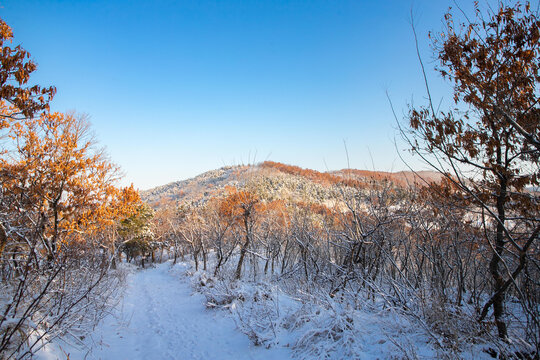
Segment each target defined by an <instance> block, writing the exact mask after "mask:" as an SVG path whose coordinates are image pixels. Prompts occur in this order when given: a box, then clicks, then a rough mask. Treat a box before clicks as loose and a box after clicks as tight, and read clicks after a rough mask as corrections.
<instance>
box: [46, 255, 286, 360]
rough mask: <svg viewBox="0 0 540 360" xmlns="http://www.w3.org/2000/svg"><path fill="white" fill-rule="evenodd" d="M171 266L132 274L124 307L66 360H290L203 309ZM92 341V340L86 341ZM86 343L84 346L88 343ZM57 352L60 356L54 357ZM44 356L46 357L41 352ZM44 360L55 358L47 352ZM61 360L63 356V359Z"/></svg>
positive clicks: (282, 351) (283, 351)
mask: <svg viewBox="0 0 540 360" xmlns="http://www.w3.org/2000/svg"><path fill="white" fill-rule="evenodd" d="M169 269H170V263H164V264H161V265H159V266H157V267H156V268H152V269H148V270H143V271H138V272H136V273H134V274H132V275H130V277H129V280H128V289H127V293H126V295H125V298H124V301H123V305H122V307H121V308H120V309H119V310H118V313H117V314H116V316H114V317H113V316H110V317H108V318H106V319H105V320H104V321H103V323H102V324H100V325H99V327H98V328H97V329H96V331H95V332H94V334H93V336H92V338H93V342H94V343H93V345H91V347H90V349H85V350H75V349H69V350H67V351H66V352H68V353H69V354H70V359H83V358H86V359H130V360H134V359H145V360H147V359H183V360H190V359H194V360H195V359H205V360H206V359H224V360H228V359H230V360H233V359H234V360H242V359H255V360H256V359H264V360H269V359H276V360H277V359H280V360H281V359H289V358H290V357H291V356H290V353H289V352H288V351H287V349H284V348H278V349H270V350H267V349H264V348H260V347H255V346H253V345H252V344H251V342H250V341H249V339H248V338H247V336H245V335H244V334H241V333H240V332H238V330H236V326H235V324H234V321H233V320H232V318H230V317H227V316H224V314H223V313H221V314H220V313H214V312H213V311H210V310H206V309H205V308H204V305H203V301H204V298H203V297H202V296H201V295H197V294H196V295H192V291H191V288H190V285H189V284H188V283H187V279H185V278H183V277H179V276H178V275H173V274H171V273H170V272H169ZM88 341H90V340H88ZM88 341H87V342H88ZM57 354H58V353H57ZM42 355H45V354H42ZM48 355H50V356H44V357H46V358H51V359H54V358H57V357H56V356H55V355H54V354H52V353H50V354H48ZM64 358H65V357H64Z"/></svg>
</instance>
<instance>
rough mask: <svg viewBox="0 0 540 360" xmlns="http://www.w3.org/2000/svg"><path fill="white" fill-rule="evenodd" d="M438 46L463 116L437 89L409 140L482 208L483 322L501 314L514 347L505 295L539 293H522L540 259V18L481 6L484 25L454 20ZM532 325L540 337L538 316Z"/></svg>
mask: <svg viewBox="0 0 540 360" xmlns="http://www.w3.org/2000/svg"><path fill="white" fill-rule="evenodd" d="M486 15H487V16H486ZM434 48H435V49H436V51H437V53H436V55H437V57H438V60H439V61H440V67H439V68H438V71H439V72H440V74H441V75H442V76H443V78H445V79H448V80H450V81H451V82H452V83H453V86H454V91H453V95H454V96H453V100H454V102H455V108H454V109H450V110H448V111H445V112H443V111H439V110H435V106H434V104H433V102H432V101H431V95H430V93H429V88H428V97H429V104H428V105H427V106H424V107H419V108H412V109H411V110H410V113H409V115H408V118H407V120H408V122H409V125H410V127H409V130H410V132H408V133H405V132H404V134H405V138H406V139H407V140H408V141H409V144H410V145H411V148H412V149H413V151H415V152H416V153H417V154H419V155H420V156H421V157H422V158H424V159H425V160H426V161H427V162H428V163H429V164H431V165H432V166H433V167H434V168H435V169H437V170H439V171H440V172H441V173H443V174H444V175H445V176H446V177H447V179H448V180H449V181H450V182H452V183H453V184H454V185H455V186H456V187H457V188H458V189H459V191H458V193H457V194H456V196H459V197H460V198H461V199H462V204H463V206H467V204H470V203H472V206H469V209H473V208H474V209H479V210H478V217H479V218H481V220H482V228H483V231H484V233H485V245H486V246H487V247H488V248H490V249H491V260H490V262H489V265H488V267H489V272H490V274H491V277H492V294H491V297H490V298H489V299H488V300H487V301H486V303H485V304H484V307H483V309H482V311H481V313H480V316H479V319H480V320H484V319H485V318H486V316H487V314H488V311H489V310H490V309H491V308H493V315H494V318H495V323H496V326H497V331H498V335H499V337H500V338H502V339H506V338H507V336H508V331H507V324H506V321H505V307H504V302H505V298H506V295H507V294H508V292H509V290H511V289H512V288H515V289H516V291H517V293H518V296H519V297H522V294H524V293H528V292H530V291H524V292H522V291H521V290H520V289H519V288H517V287H518V284H519V283H520V276H522V275H523V274H524V273H528V272H529V271H527V267H528V266H530V265H529V264H530V262H531V261H532V262H533V263H534V262H535V261H537V259H538V252H537V251H538V246H537V244H538V237H539V235H540V207H539V203H540V199H539V197H538V192H537V190H532V191H531V189H537V188H538V186H539V185H540V166H539V160H540V121H539V116H540V101H539V96H538V87H539V85H540V72H539V71H540V18H539V17H538V13H537V10H536V11H535V10H533V9H531V6H530V4H529V3H528V2H527V3H525V4H520V3H516V4H515V5H507V4H504V3H499V4H498V8H497V9H494V10H489V11H488V12H487V14H483V13H482V11H481V10H480V9H479V8H478V4H476V19H473V20H469V19H467V21H466V22H465V23H464V24H461V25H456V24H455V23H454V17H453V15H452V14H451V13H448V14H446V15H445V29H444V32H443V33H441V34H440V36H439V37H438V38H436V39H435V40H434ZM422 66H423V65H422ZM471 211H472V210H471ZM532 253H535V255H531V254H532ZM535 259H536V260H535ZM536 266H538V265H536ZM524 270H525V271H524ZM531 280H532V283H533V284H534V283H535V281H534V279H531ZM536 284H537V282H536ZM536 286H537V285H536ZM537 290H538V288H537V287H536V291H537ZM522 301H523V302H524V303H525V302H526V301H525V300H524V299H522ZM527 313H531V312H529V311H527ZM533 318H534V319H533V320H534V321H533V324H535V325H534V326H535V328H536V333H538V329H539V328H540V323H539V321H540V320H539V318H538V313H537V311H536V315H535V316H533Z"/></svg>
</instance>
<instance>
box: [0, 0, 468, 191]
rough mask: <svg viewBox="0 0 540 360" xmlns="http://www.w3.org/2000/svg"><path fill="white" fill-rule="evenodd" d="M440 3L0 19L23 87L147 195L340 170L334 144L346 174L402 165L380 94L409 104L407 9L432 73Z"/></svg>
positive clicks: (9, 4)
mask: <svg viewBox="0 0 540 360" xmlns="http://www.w3.org/2000/svg"><path fill="white" fill-rule="evenodd" d="M467 3H468V2H467ZM449 5H450V3H449V2H447V1H427V0H416V1H414V2H412V1H407V0H394V1H359V0H358V1H337V0H336V1H319V0H314V1H255V0H251V1H185V2H184V1H167V0H157V1H105V0H103V1H100V0H98V1H67V0H64V1H61V0H57V1H48V0H40V1H27V0H0V6H1V7H0V16H1V17H2V18H3V19H4V20H5V21H6V22H7V23H8V24H9V25H10V26H11V27H12V28H13V31H14V35H15V43H16V44H19V43H20V44H22V46H23V47H24V48H25V49H27V50H28V51H29V52H30V53H31V54H32V58H33V59H35V61H36V62H37V63H38V70H37V71H36V73H35V75H34V77H33V81H34V82H36V83H39V84H41V85H55V86H56V87H57V91H58V92H57V95H56V97H55V99H54V101H53V103H52V108H53V110H57V111H68V110H76V111H77V112H82V113H88V114H89V115H90V116H91V122H92V124H93V128H94V130H95V132H96V135H97V138H98V140H99V142H100V144H101V145H103V146H105V147H106V148H107V150H108V152H109V154H110V156H111V158H112V160H113V161H114V162H116V163H117V164H119V165H120V166H121V167H122V169H123V171H124V173H125V175H126V176H125V179H124V180H123V183H124V184H129V183H131V182H133V183H134V184H135V186H136V187H138V188H140V189H147V188H150V187H153V186H157V185H161V184H165V183H167V182H171V181H176V180H180V179H184V178H188V177H192V176H195V175H197V174H199V173H201V172H204V171H207V170H210V169H214V168H218V167H221V166H223V165H235V164H240V163H248V162H250V163H252V162H254V161H255V162H259V161H263V160H266V159H270V160H273V161H280V162H284V163H288V164H294V165H299V166H302V167H309V168H313V169H318V170H326V169H340V168H344V167H346V166H347V157H346V155H345V150H344V141H345V142H346V144H347V148H348V153H349V159H350V165H351V167H354V168H361V169H373V168H375V169H376V170H401V169H403V168H405V165H403V164H402V162H401V161H400V160H399V157H398V155H397V153H396V150H395V148H394V137H395V136H396V132H395V124H394V119H393V117H392V113H391V109H390V106H389V104H388V100H387V98H386V91H388V93H389V94H390V96H391V98H392V101H393V103H394V106H395V108H396V110H397V112H398V115H401V114H403V113H404V112H405V111H406V109H407V103H410V102H411V100H412V99H414V102H415V103H416V104H419V103H422V99H423V97H424V94H425V91H424V87H423V79H422V76H421V72H420V68H419V65H418V61H417V58H416V53H415V46H414V39H413V34H412V31H411V27H410V12H411V9H412V10H413V13H414V17H415V21H416V22H417V24H418V26H417V32H418V34H419V41H420V46H421V49H422V52H423V54H424V57H425V61H426V62H427V67H428V68H432V67H433V66H434V65H435V63H434V62H433V58H432V55H430V50H429V40H428V38H427V32H428V31H429V30H440V29H441V28H442V23H441V18H442V15H443V14H444V12H445V10H446V9H447V8H448V6H449ZM467 6H469V5H467ZM429 77H430V80H431V81H432V84H433V87H434V89H435V91H436V95H437V96H438V97H440V96H443V95H444V96H446V97H445V98H449V96H448V93H447V92H446V91H447V87H445V86H444V85H441V84H440V79H438V77H437V75H436V74H435V73H433V72H430V73H429ZM411 164H412V166H413V167H415V168H420V167H421V164H420V163H419V162H417V161H415V160H411Z"/></svg>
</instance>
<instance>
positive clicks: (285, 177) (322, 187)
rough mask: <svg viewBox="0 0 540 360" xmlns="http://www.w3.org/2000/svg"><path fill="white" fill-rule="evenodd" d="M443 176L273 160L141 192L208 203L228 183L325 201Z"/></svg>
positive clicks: (156, 198) (164, 200)
mask: <svg viewBox="0 0 540 360" xmlns="http://www.w3.org/2000/svg"><path fill="white" fill-rule="evenodd" d="M441 178H442V175H441V174H439V173H437V172H434V171H419V172H412V171H399V172H383V171H369V170H357V169H342V170H336V171H329V172H319V171H316V170H311V169H304V168H301V167H298V166H294V165H287V164H282V163H278V162H273V161H265V162H263V163H260V164H256V165H239V166H226V167H222V168H219V169H216V170H210V171H207V172H205V173H202V174H200V175H198V176H196V177H193V178H191V179H187V180H181V181H175V182H171V183H168V184H165V185H162V186H158V187H155V188H152V189H149V190H145V191H141V197H142V199H143V200H144V201H146V202H148V203H149V204H151V205H152V206H155V207H159V206H161V205H164V204H170V203H180V202H188V203H191V204H194V205H197V204H200V203H204V202H205V201H206V200H207V199H208V198H210V197H213V196H219V195H220V194H222V193H224V192H225V189H226V187H227V186H234V187H242V186H245V185H247V184H250V186H251V187H253V188H256V189H257V192H258V193H260V194H263V195H264V196H265V197H267V198H272V199H276V198H286V197H294V198H295V199H296V200H298V201H307V202H324V201H325V200H327V199H331V198H332V197H333V196H335V192H336V188H337V187H354V188H368V187H369V186H373V184H380V183H383V182H390V183H391V184H392V185H393V186H396V187H401V188H403V187H407V186H423V185H425V184H427V183H429V182H439V181H440V180H441Z"/></svg>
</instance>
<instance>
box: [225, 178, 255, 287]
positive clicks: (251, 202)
mask: <svg viewBox="0 0 540 360" xmlns="http://www.w3.org/2000/svg"><path fill="white" fill-rule="evenodd" d="M227 191H228V195H227V196H226V197H225V198H224V199H223V200H222V201H221V203H220V208H219V211H220V213H221V214H222V215H223V216H224V217H227V218H229V219H232V220H233V221H234V222H235V223H237V224H238V225H241V226H242V228H243V230H244V242H243V243H242V244H241V247H240V257H239V258H238V265H237V266H236V272H235V278H236V279H240V277H241V275H242V265H243V263H244V258H245V256H246V252H247V251H248V248H249V246H250V245H251V243H252V242H253V239H252V238H253V227H254V226H255V221H256V215H257V213H258V212H259V211H260V209H261V207H260V202H259V198H258V197H257V195H255V194H253V193H251V192H249V191H247V190H238V189H236V188H233V187H230V188H228V189H227Z"/></svg>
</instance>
